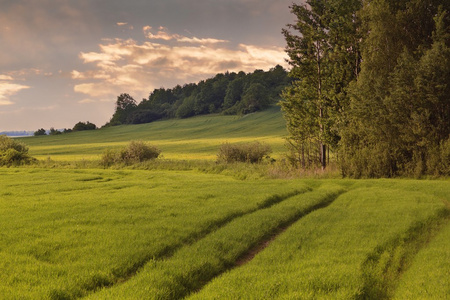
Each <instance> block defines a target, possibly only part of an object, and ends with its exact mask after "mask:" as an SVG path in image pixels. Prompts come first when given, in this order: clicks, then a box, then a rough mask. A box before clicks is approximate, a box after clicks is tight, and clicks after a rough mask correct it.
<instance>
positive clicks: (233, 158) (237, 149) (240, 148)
mask: <svg viewBox="0 0 450 300" xmlns="http://www.w3.org/2000/svg"><path fill="white" fill-rule="evenodd" d="M271 152H272V149H271V148H270V146H269V145H267V144H261V143H259V142H254V143H246V144H239V145H231V144H229V143H225V144H222V146H221V147H220V149H219V154H218V155H217V160H218V162H225V163H232V162H247V163H260V162H261V161H262V160H263V158H265V157H267V158H268V157H269V156H268V155H269V154H270V153H271Z"/></svg>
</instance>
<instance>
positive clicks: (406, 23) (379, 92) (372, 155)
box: [340, 0, 450, 177]
mask: <svg viewBox="0 0 450 300" xmlns="http://www.w3.org/2000/svg"><path fill="white" fill-rule="evenodd" d="M429 2H430V1H421V0H417V1H401V2H398V1H387V0H386V1H375V2H373V3H371V5H365V6H364V8H363V10H362V12H361V14H362V16H363V20H364V27H363V28H364V30H365V31H366V32H367V35H366V37H365V39H364V41H363V47H362V49H363V53H362V57H363V63H362V69H361V73H360V75H359V76H358V79H357V81H356V83H355V84H354V85H352V88H351V92H352V99H351V101H352V102H351V110H350V111H349V114H348V126H347V128H346V131H345V133H344V135H343V139H342V142H341V145H342V148H341V153H340V159H341V164H342V173H343V175H344V176H354V177H361V176H365V177H372V176H375V177H392V176H397V175H407V176H417V177H420V176H422V175H435V174H440V175H449V174H450V173H448V169H446V167H445V162H444V161H442V158H444V157H445V154H444V153H446V152H447V151H448V150H446V147H448V146H446V145H448V142H447V141H448V140H449V138H450V101H449V100H450V99H449V95H450V85H449V84H448V83H449V82H450V48H449V46H450V45H449V38H448V32H449V30H450V27H449V26H450V19H449V17H448V13H447V12H448V9H450V7H449V5H448V1H433V3H429ZM439 4H442V5H446V7H445V8H446V9H445V10H444V9H442V8H443V7H442V6H440V7H438V5H439ZM425 7H426V9H425ZM374 49H377V50H376V51H374ZM441 157H442V158H441ZM444 159H445V158H444ZM441 161H442V164H443V165H444V167H443V168H441V167H440V166H441ZM445 169H446V171H445Z"/></svg>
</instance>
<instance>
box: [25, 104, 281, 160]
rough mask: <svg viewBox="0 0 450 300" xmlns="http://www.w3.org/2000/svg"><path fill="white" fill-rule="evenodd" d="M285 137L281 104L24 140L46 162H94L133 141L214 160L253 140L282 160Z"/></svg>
mask: <svg viewBox="0 0 450 300" xmlns="http://www.w3.org/2000/svg"><path fill="white" fill-rule="evenodd" d="M285 136H287V131H286V127H285V121H284V120H283V117H282V114H281V111H280V108H279V107H272V108H270V109H268V110H265V111H263V112H258V113H253V114H249V115H245V116H218V115H217V116H215V115H207V116H199V117H193V118H188V119H170V120H165V121H156V122H153V123H148V124H140V125H123V126H115V127H108V128H102V129H100V130H94V131H81V132H73V133H70V134H62V135H56V136H38V137H28V138H22V139H20V140H21V141H22V142H24V143H26V144H27V145H29V146H30V155H32V156H33V157H36V158H38V159H41V160H42V159H48V158H50V159H52V160H55V161H75V160H95V159H98V158H99V156H100V155H101V154H102V153H103V152H104V151H105V150H106V149H117V148H120V147H123V146H125V145H126V144H127V143H128V142H129V141H130V140H142V141H148V142H150V143H152V144H154V145H156V146H157V147H159V148H160V149H161V150H162V155H163V156H164V158H166V159H175V160H215V159H216V155H217V151H218V149H219V147H220V145H221V144H223V143H226V142H228V143H243V142H253V141H259V142H263V143H267V144H269V145H270V146H271V147H272V150H273V153H272V156H273V157H276V158H280V157H282V155H283V153H284V152H285V151H286V150H285V146H284V144H285V141H284V139H283V137H285Z"/></svg>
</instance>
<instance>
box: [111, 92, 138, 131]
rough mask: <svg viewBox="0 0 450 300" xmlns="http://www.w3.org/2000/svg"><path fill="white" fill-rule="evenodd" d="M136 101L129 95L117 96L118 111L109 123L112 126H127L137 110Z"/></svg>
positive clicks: (116, 110)
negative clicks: (129, 118)
mask: <svg viewBox="0 0 450 300" xmlns="http://www.w3.org/2000/svg"><path fill="white" fill-rule="evenodd" d="M136 107H137V104H136V100H134V99H133V97H131V96H130V95H129V94H126V93H123V94H120V95H119V96H117V101H116V109H115V112H114V114H113V116H112V118H111V120H110V121H109V124H110V125H120V124H126V121H127V118H128V116H129V115H130V114H131V113H132V112H133V111H134V110H135V109H136Z"/></svg>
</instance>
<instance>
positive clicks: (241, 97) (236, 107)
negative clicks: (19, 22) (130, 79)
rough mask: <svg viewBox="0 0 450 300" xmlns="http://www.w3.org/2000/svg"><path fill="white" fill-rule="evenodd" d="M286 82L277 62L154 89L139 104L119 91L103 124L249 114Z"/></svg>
mask: <svg viewBox="0 0 450 300" xmlns="http://www.w3.org/2000/svg"><path fill="white" fill-rule="evenodd" d="M289 82H290V79H289V78H288V77H287V73H286V71H285V70H284V69H283V68H282V67H281V66H279V65H278V66H276V67H274V68H272V69H270V70H269V71H267V72H264V71H262V70H256V71H254V72H253V73H249V74H246V73H244V72H239V73H229V72H227V73H225V74H217V75H216V76H215V77H213V78H209V79H207V80H202V81H200V82H199V83H197V84H194V83H191V84H185V85H184V86H180V85H177V86H175V87H174V88H172V89H165V88H159V89H155V90H153V91H152V92H151V93H150V95H149V97H148V99H143V100H142V101H141V102H140V103H139V104H136V101H135V100H134V99H133V98H132V97H131V96H130V95H128V94H121V95H120V96H118V97H117V102H116V111H115V113H114V115H113V117H112V118H111V120H110V122H109V123H108V124H107V125H106V126H112V125H120V124H142V123H150V122H153V121H156V120H160V119H171V118H188V117H192V116H196V115H205V114H212V113H224V114H227V115H235V114H248V113H252V112H255V111H260V110H263V109H266V108H268V107H269V106H270V105H272V104H274V103H276V102H277V101H278V100H279V99H280V93H281V90H282V88H284V87H285V86H286V85H287V84H288V83H289Z"/></svg>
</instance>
